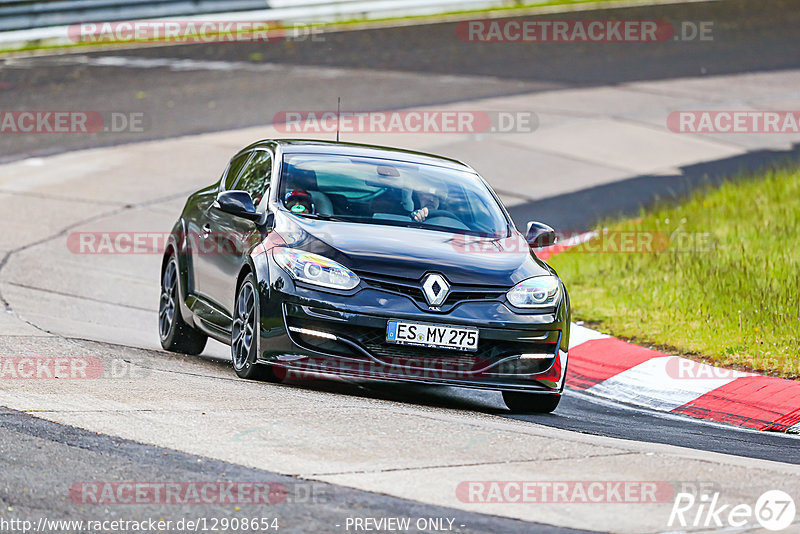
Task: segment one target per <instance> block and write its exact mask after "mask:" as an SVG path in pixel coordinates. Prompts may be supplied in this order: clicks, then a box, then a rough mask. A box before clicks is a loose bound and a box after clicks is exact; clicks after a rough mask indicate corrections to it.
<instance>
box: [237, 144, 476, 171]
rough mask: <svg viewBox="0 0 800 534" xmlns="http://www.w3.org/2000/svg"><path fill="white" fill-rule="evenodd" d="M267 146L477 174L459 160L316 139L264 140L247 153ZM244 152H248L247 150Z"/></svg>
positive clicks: (382, 147)
mask: <svg viewBox="0 0 800 534" xmlns="http://www.w3.org/2000/svg"><path fill="white" fill-rule="evenodd" d="M265 145H278V146H279V147H280V149H281V151H282V152H283V153H284V154H291V153H295V154H297V153H303V154H336V155H347V156H363V157H373V158H383V159H393V160H397V161H405V162H410V163H419V164H426V165H436V166H438V167H446V168H449V169H456V170H462V171H469V172H475V170H474V169H473V168H472V167H470V166H469V165H467V164H466V163H463V162H461V161H458V160H456V159H452V158H446V157H444V156H437V155H435V154H427V153H425V152H415V151H413V150H404V149H401V148H392V147H385V146H378V145H365V144H360V143H343V142H336V141H320V140H314V139H264V140H262V141H258V142H256V143H253V144H252V145H250V146H249V147H247V149H250V148H255V147H258V146H265ZM247 149H245V150H247Z"/></svg>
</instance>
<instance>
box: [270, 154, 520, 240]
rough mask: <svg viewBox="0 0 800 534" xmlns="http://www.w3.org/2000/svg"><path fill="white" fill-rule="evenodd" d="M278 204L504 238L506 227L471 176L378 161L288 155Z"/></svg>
mask: <svg viewBox="0 0 800 534" xmlns="http://www.w3.org/2000/svg"><path fill="white" fill-rule="evenodd" d="M280 200H281V201H282V202H283V204H284V206H285V207H286V208H287V209H288V210H290V211H292V212H293V213H295V214H297V215H301V216H307V217H320V218H330V219H336V220H344V221H349V222H360V223H370V224H385V225H392V226H409V227H416V228H427V229H431V230H439V231H446V232H455V233H469V234H477V235H482V236H490V237H503V236H506V235H507V233H508V223H507V221H506V218H505V216H504V214H503V212H502V210H501V208H500V206H499V205H498V202H497V200H495V198H494V196H493V195H492V194H491V192H490V191H489V189H488V188H487V187H486V185H485V184H484V182H483V181H482V180H481V179H480V178H479V177H478V176H477V175H476V174H474V173H472V172H468V171H459V170H453V169H446V168H442V167H436V166H433V165H420V164H416V163H407V162H401V161H395V160H386V159H378V158H365V157H351V156H338V155H330V154H288V155H286V156H284V159H283V168H282V171H281V190H280Z"/></svg>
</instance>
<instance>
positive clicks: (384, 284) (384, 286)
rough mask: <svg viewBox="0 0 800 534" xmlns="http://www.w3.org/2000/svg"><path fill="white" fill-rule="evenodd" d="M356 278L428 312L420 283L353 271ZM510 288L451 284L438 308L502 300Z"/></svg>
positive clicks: (408, 279) (444, 310)
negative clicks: (409, 300)
mask: <svg viewBox="0 0 800 534" xmlns="http://www.w3.org/2000/svg"><path fill="white" fill-rule="evenodd" d="M355 272H356V274H357V275H358V277H359V278H360V279H361V280H362V281H363V282H364V283H365V284H366V285H367V286H369V287H372V288H375V289H380V290H382V291H388V292H390V293H396V294H400V295H405V296H407V297H410V298H411V299H412V300H413V301H414V302H415V303H416V304H417V306H419V307H420V309H423V310H428V303H427V301H426V300H425V295H424V294H423V293H422V281H421V280H414V279H410V278H399V277H389V276H383V275H381V276H378V275H376V274H374V273H364V272H359V271H355ZM508 289H510V288H502V287H487V286H470V285H460V284H453V285H451V286H450V293H449V294H448V295H447V299H446V300H445V301H444V303H442V305H441V306H439V308H440V309H441V311H443V312H447V311H450V310H451V309H452V308H454V307H455V306H457V305H458V304H460V303H462V302H466V301H481V300H495V301H496V300H502V299H503V296H504V295H505V293H506V291H508Z"/></svg>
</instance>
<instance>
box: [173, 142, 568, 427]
mask: <svg viewBox="0 0 800 534" xmlns="http://www.w3.org/2000/svg"><path fill="white" fill-rule="evenodd" d="M554 241H555V234H554V232H553V230H552V228H550V227H548V226H546V225H543V224H541V223H535V222H534V223H529V225H528V229H527V235H525V236H523V235H522V234H521V233H520V232H518V231H517V229H516V228H515V227H514V224H513V222H512V221H511V218H510V217H509V215H508V213H507V212H506V210H505V209H504V207H503V205H502V204H501V202H500V201H499V199H498V198H497V196H496V195H495V194H494V192H493V191H492V190H491V188H490V187H489V186H488V185H487V184H486V182H485V181H484V180H483V179H482V178H481V177H480V176H479V175H478V174H477V173H476V172H475V171H474V170H473V169H472V168H470V167H469V166H468V165H465V164H464V163H461V162H459V161H455V160H451V159H447V158H443V157H439V156H434V155H430V154H422V153H417V152H411V151H406V150H399V149H392V148H384V147H377V146H368V145H358V144H348V143H333V142H321V141H307V140H265V141H260V142H258V143H255V144H253V145H250V146H249V147H247V148H245V149H244V150H242V151H240V152H239V153H238V154H236V155H235V156H234V157H233V159H231V161H230V163H229V164H228V167H227V168H226V170H225V172H224V173H223V174H222V177H221V178H220V180H219V181H218V182H217V183H215V184H213V185H211V186H209V187H206V188H204V189H201V190H200V191H198V192H196V193H194V194H193V195H191V196H190V197H189V199H188V200H187V202H186V206H185V207H184V209H183V213H182V214H181V216H180V218H179V219H178V222H177V223H176V224H175V227H174V228H173V231H172V234H171V237H170V239H169V242H168V245H167V248H166V251H165V254H164V259H163V262H162V269H161V272H162V276H161V281H162V282H161V284H162V286H161V300H160V307H159V333H160V338H161V344H162V345H163V347H164V348H165V349H168V350H171V351H177V352H183V353H187V354H199V353H200V352H202V350H203V348H204V347H205V344H206V340H207V338H208V337H209V336H210V337H212V338H214V339H217V340H220V341H222V342H224V343H227V344H229V345H231V354H232V359H233V367H234V370H235V371H236V374H237V375H239V376H240V377H242V378H249V379H262V380H272V381H280V380H282V379H286V378H291V377H300V378H310V377H319V376H324V375H326V374H327V375H330V374H335V375H339V376H344V377H353V378H365V379H387V380H393V381H410V382H424V383H428V384H438V385H451V386H462V387H471V388H482V389H492V390H500V391H502V392H503V398H504V399H505V401H506V404H507V405H508V406H509V408H511V409H512V410H513V411H519V412H550V411H552V410H554V409H555V408H556V406H557V405H558V402H559V400H560V397H561V393H562V391H563V388H564V377H565V374H566V366H567V351H568V345H569V329H570V306H569V297H568V295H567V292H566V289H565V288H564V285H563V283H562V282H561V280H560V279H559V278H558V276H557V275H556V273H555V271H554V270H553V269H552V268H551V267H549V266H548V265H547V264H546V263H544V262H543V261H541V260H540V259H538V258H537V257H536V255H535V254H534V253H533V252H532V251H531V246H532V245H536V246H547V245H549V244H552V243H553V242H554Z"/></svg>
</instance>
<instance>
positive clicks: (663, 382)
mask: <svg viewBox="0 0 800 534" xmlns="http://www.w3.org/2000/svg"><path fill="white" fill-rule="evenodd" d="M673 358H675V357H674V356H665V357H660V358H653V359H651V360H648V361H646V362H643V363H640V364H639V365H637V366H635V367H632V368H631V369H628V370H627V371H623V372H621V373H619V374H618V375H615V376H613V377H611V378H609V379H608V380H605V381H603V382H601V383H600V384H597V385H595V386H592V387H590V388H589V389H587V391H588V392H589V393H592V394H594V395H598V396H600V397H606V398H608V399H614V400H616V401H620V402H627V403H630V404H635V405H637V406H645V407H647V408H652V409H654V410H662V411H665V412H669V411H672V410H674V409H675V408H678V407H679V406H683V405H684V404H686V403H688V402H691V401H693V400H695V399H696V398H698V397H700V396H702V395H705V394H706V393H708V392H709V391H712V390H714V389H717V388H718V387H722V386H724V385H726V384H728V383H730V382H732V381H734V380H736V379H737V378H739V377H738V376H736V375H735V374H731V375H730V376H729V377H726V378H682V377H676V376H670V375H674V374H675V373H670V372H669V371H668V370H667V362H669V361H670V360H672V359H673ZM692 364H693V365H698V364H694V363H692ZM707 367H709V368H710V369H713V368H711V367H710V366H707ZM711 376H713V375H711Z"/></svg>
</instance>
